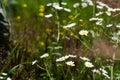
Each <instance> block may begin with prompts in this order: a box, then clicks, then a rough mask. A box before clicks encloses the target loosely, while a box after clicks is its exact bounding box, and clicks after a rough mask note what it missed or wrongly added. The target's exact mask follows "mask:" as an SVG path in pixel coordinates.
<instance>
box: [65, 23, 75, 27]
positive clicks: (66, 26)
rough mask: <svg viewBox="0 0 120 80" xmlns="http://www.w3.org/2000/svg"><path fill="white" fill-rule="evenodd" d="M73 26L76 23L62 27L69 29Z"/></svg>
mask: <svg viewBox="0 0 120 80" xmlns="http://www.w3.org/2000/svg"><path fill="white" fill-rule="evenodd" d="M75 25H76V23H71V24H68V25H66V26H63V28H71V27H73V26H75Z"/></svg>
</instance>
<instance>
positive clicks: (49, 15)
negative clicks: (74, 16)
mask: <svg viewBox="0 0 120 80" xmlns="http://www.w3.org/2000/svg"><path fill="white" fill-rule="evenodd" d="M52 16H53V15H52V14H48V15H45V17H46V18H50V17H52Z"/></svg>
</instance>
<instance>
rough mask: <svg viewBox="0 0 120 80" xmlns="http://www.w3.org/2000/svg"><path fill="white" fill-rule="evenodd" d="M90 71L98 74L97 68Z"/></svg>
mask: <svg viewBox="0 0 120 80" xmlns="http://www.w3.org/2000/svg"><path fill="white" fill-rule="evenodd" d="M92 71H93V73H97V74H100V71H99V70H98V69H93V70H92Z"/></svg>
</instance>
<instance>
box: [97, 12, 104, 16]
mask: <svg viewBox="0 0 120 80" xmlns="http://www.w3.org/2000/svg"><path fill="white" fill-rule="evenodd" d="M102 14H103V12H99V13H96V14H95V15H96V16H100V15H102Z"/></svg>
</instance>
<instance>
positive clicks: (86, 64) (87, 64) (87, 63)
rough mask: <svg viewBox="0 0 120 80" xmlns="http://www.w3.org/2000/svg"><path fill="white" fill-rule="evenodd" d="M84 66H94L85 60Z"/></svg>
mask: <svg viewBox="0 0 120 80" xmlns="http://www.w3.org/2000/svg"><path fill="white" fill-rule="evenodd" d="M85 66H86V67H89V68H92V67H94V65H93V64H92V63H91V62H88V61H87V62H85Z"/></svg>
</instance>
